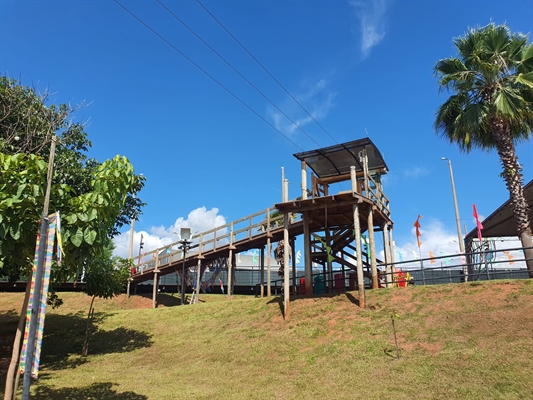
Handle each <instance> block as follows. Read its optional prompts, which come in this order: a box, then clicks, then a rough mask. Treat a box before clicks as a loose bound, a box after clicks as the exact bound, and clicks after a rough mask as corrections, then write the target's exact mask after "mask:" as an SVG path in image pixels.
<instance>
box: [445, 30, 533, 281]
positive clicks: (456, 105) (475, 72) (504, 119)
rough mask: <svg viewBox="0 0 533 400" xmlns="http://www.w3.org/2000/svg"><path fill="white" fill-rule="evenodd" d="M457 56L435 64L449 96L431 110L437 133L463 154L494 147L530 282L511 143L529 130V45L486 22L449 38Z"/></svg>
mask: <svg viewBox="0 0 533 400" xmlns="http://www.w3.org/2000/svg"><path fill="white" fill-rule="evenodd" d="M454 44H455V46H456V47H457V50H458V55H457V57H450V58H446V59H443V60H440V61H439V62H437V64H436V66H435V73H436V75H437V76H438V78H439V85H440V87H441V89H448V90H450V92H452V93H453V94H452V96H451V97H450V98H449V99H448V100H447V101H446V102H445V103H444V104H443V105H441V106H440V108H439V109H438V111H437V118H436V121H435V130H436V132H437V134H439V135H440V136H442V137H444V138H446V139H448V140H449V141H450V142H451V143H456V144H457V145H458V146H459V148H460V149H461V150H463V151H464V152H466V153H468V152H470V151H471V150H472V149H473V148H479V149H481V150H485V151H489V150H491V149H494V148H495V149H496V151H497V152H498V155H499V157H500V161H501V165H502V173H501V175H500V176H501V177H502V178H503V179H504V180H505V183H506V185H507V189H508V190H509V196H510V199H511V204H512V206H513V213H514V217H515V221H516V227H517V232H518V236H519V237H520V240H521V242H522V247H524V255H525V257H526V264H527V269H528V271H529V276H530V277H531V278H533V248H532V247H533V241H532V238H531V225H530V220H529V206H528V203H527V200H526V198H525V197H524V192H523V176H522V173H521V170H522V167H521V166H520V164H519V163H518V158H517V156H516V152H515V142H520V141H524V140H527V139H529V135H530V133H531V131H532V129H533V44H531V43H528V38H527V36H525V35H522V34H520V33H511V31H510V30H509V28H508V27H507V26H506V25H495V24H494V23H490V24H488V25H486V26H484V27H480V28H477V29H471V30H470V31H468V32H467V33H466V34H465V35H464V36H461V37H459V38H456V39H454Z"/></svg>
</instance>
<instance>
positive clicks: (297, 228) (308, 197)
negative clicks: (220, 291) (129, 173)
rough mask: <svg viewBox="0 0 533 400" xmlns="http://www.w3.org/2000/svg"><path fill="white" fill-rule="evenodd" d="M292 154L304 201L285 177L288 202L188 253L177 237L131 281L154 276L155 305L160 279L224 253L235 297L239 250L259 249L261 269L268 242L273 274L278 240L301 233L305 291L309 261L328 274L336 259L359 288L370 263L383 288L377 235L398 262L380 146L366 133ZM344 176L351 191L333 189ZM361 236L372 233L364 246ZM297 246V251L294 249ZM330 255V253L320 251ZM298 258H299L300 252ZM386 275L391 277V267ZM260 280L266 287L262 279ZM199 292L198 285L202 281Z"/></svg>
mask: <svg viewBox="0 0 533 400" xmlns="http://www.w3.org/2000/svg"><path fill="white" fill-rule="evenodd" d="M294 156H295V157H296V158H297V159H299V160H300V162H301V171H302V184H301V188H302V193H301V196H300V197H299V198H297V199H293V200H289V199H288V181H286V180H285V179H284V181H283V190H282V193H283V195H282V201H281V202H280V203H278V204H275V205H274V206H273V207H271V208H267V209H266V210H263V211H260V212H258V213H255V214H252V215H249V216H247V217H245V218H242V219H239V220H237V221H233V222H230V223H228V224H226V225H224V226H219V227H216V228H214V229H211V230H209V231H206V232H201V233H198V234H196V235H193V237H192V238H191V245H190V248H188V249H187V252H185V251H183V248H182V243H183V242H182V241H178V242H175V243H172V244H170V245H168V246H165V247H161V248H158V249H154V250H152V251H150V252H147V253H144V254H142V255H141V256H140V257H139V259H138V265H137V267H136V269H135V270H134V271H132V275H131V284H133V285H136V284H138V283H141V282H144V281H147V280H154V282H155V284H154V306H155V305H156V296H157V290H156V287H157V282H158V279H159V277H160V276H162V275H166V274H170V273H179V272H180V271H181V270H183V269H185V270H189V269H196V270H197V271H198V276H199V277H200V276H201V274H202V271H205V268H206V267H208V266H209V265H212V264H213V263H215V262H217V260H220V259H221V258H224V259H226V262H225V265H226V267H227V269H228V277H229V281H228V294H229V295H230V296H231V293H232V291H231V288H232V283H231V282H230V281H231V270H232V268H233V267H234V266H235V262H234V261H233V258H234V257H235V254H237V253H241V252H246V251H249V250H252V249H260V250H261V268H262V270H263V268H264V267H265V257H264V249H265V247H266V248H267V257H266V258H267V264H268V265H267V268H268V270H269V272H270V257H269V255H270V254H271V251H272V243H276V242H281V241H284V242H286V241H288V242H289V243H292V242H293V241H294V240H295V239H296V238H297V237H300V236H303V239H304V268H305V274H306V279H305V286H306V288H305V290H306V293H312V280H311V268H312V265H311V264H312V263H317V262H318V263H320V264H322V266H323V270H324V273H325V274H330V275H331V274H332V271H333V268H332V263H337V264H340V265H342V267H343V269H344V268H349V269H353V270H356V271H357V274H358V285H359V290H360V292H362V291H364V282H363V281H364V278H363V263H364V264H365V267H366V268H367V269H368V271H370V275H371V277H372V286H373V287H375V288H377V287H378V283H377V282H378V278H377V275H378V273H377V262H378V261H379V260H377V258H376V254H377V253H376V245H375V244H376V241H375V238H374V234H375V232H382V234H383V246H384V248H383V251H384V254H385V260H384V264H385V265H390V264H392V262H393V261H394V260H393V251H392V246H391V244H392V226H393V224H392V220H391V219H390V209H389V200H388V198H387V196H386V195H385V193H384V192H383V187H382V182H381V177H382V175H384V174H386V173H387V171H388V170H387V166H386V164H385V162H384V160H383V158H382V156H381V154H380V153H379V150H378V149H377V148H376V146H375V145H374V144H373V143H372V141H371V140H370V139H368V138H364V139H360V140H356V141H352V142H348V143H343V144H339V145H335V146H331V147H326V148H322V149H317V150H313V151H310V152H304V153H298V154H295V155H294ZM308 168H310V169H311V171H312V172H311V177H312V181H311V188H310V189H308V188H307V176H308V172H309V171H308ZM346 181H347V182H349V183H350V187H351V188H350V190H343V191H340V192H338V193H331V192H332V190H331V185H332V184H334V183H339V182H346ZM363 233H366V236H367V237H368V242H367V244H366V250H365V251H363V244H362V235H363ZM291 247H292V251H294V246H291ZM184 253H186V254H185V259H184V258H183V257H184ZM324 254H326V255H327V257H324V256H322V257H320V256H319V255H324ZM283 257H284V265H287V266H288V265H289V262H288V261H289V254H288V252H287V254H285V255H284V256H283ZM292 258H293V260H294V256H293V257H292ZM293 268H294V265H293ZM386 272H387V276H390V275H389V272H390V271H386ZM268 276H270V274H268ZM288 277H289V275H288V268H285V277H284V278H285V279H284V281H285V282H284V284H285V285H287V288H286V290H285V291H284V292H285V296H288V292H289V287H288V282H287V281H288ZM261 284H262V285H264V282H261ZM196 290H197V291H198V290H199V285H197V288H196ZM197 296H198V293H197V294H196V297H197ZM362 301H364V300H362ZM286 302H288V299H287V298H286Z"/></svg>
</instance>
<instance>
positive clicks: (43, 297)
mask: <svg viewBox="0 0 533 400" xmlns="http://www.w3.org/2000/svg"><path fill="white" fill-rule="evenodd" d="M58 220H59V215H58V214H57V213H54V214H51V215H49V216H48V230H47V234H46V249H45V259H44V265H43V276H42V283H41V292H40V293H35V280H36V275H37V261H38V257H39V241H40V234H37V244H36V246H35V257H34V259H33V272H32V278H31V287H30V297H29V301H28V308H27V310H26V328H25V329H24V340H23V343H22V351H21V355H20V364H19V373H20V374H23V373H24V369H25V368H26V360H27V358H28V354H27V352H28V341H29V337H28V336H29V327H30V320H31V315H32V311H33V310H32V304H33V299H34V296H38V298H39V305H38V306H37V307H38V309H37V310H36V313H37V327H36V331H35V338H33V340H35V346H34V354H33V364H32V369H31V376H32V377H33V378H35V379H37V377H38V376H39V363H40V357H41V345H42V340H43V332H44V317H45V315H46V301H47V297H48V287H49V285H50V272H51V270H52V255H53V253H54V244H55V238H56V231H57V224H58ZM59 251H60V247H59ZM58 254H59V253H58Z"/></svg>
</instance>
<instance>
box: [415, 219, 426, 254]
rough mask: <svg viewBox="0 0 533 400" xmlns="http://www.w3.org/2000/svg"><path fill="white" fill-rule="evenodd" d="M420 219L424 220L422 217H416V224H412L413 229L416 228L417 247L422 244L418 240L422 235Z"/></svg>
mask: <svg viewBox="0 0 533 400" xmlns="http://www.w3.org/2000/svg"><path fill="white" fill-rule="evenodd" d="M420 218H424V217H423V216H422V215H418V218H417V219H416V222H415V224H414V227H415V228H416V241H417V243H418V247H420V245H421V244H422V242H421V241H420V238H421V237H422V234H421V233H420Z"/></svg>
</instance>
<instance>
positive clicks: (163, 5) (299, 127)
mask: <svg viewBox="0 0 533 400" xmlns="http://www.w3.org/2000/svg"><path fill="white" fill-rule="evenodd" d="M157 2H158V3H159V4H160V5H161V6H162V7H163V8H164V9H165V10H166V11H167V12H168V13H169V14H170V15H172V16H173V17H174V18H175V19H176V20H177V21H179V22H180V23H181V24H182V25H183V26H184V27H185V28H187V29H188V30H189V31H190V32H191V33H192V34H193V35H194V36H196V37H197V38H198V39H199V40H200V41H201V42H202V43H203V44H204V45H206V46H207V47H208V48H209V49H210V50H211V51H212V52H213V53H215V54H216V55H217V56H218V57H219V58H220V59H221V60H222V61H224V62H225V63H226V65H228V66H229V67H230V68H231V69H232V70H233V71H235V73H237V75H239V76H240V77H241V78H242V79H244V81H245V82H246V83H248V84H249V85H250V86H251V87H253V88H254V89H255V91H256V92H257V93H259V94H260V95H261V96H263V98H264V99H265V100H266V101H268V102H269V103H270V104H272V105H273V106H274V107H275V108H276V110H278V111H279V112H280V113H281V114H283V116H284V117H285V118H287V119H288V120H289V121H290V122H291V123H292V124H293V125H294V126H296V127H297V128H298V129H299V130H300V131H302V132H303V133H304V134H305V135H306V136H307V137H308V138H309V139H311V140H312V141H313V142H315V144H316V145H317V146H318V147H321V146H320V144H319V143H318V142H317V141H316V140H315V139H313V137H311V135H309V134H308V133H307V132H306V131H304V130H303V128H302V127H301V126H300V125H299V124H298V123H296V122H295V121H293V120H292V119H291V118H290V117H289V116H288V115H287V114H285V113H284V112H283V111H282V110H281V109H280V108H279V107H278V106H277V105H276V104H274V102H272V100H270V99H269V98H268V97H267V96H266V95H265V94H264V93H263V92H262V91H261V90H259V89H258V88H257V87H256V86H255V85H254V84H253V83H252V82H250V81H249V80H248V79H247V78H246V77H245V76H244V75H243V74H242V73H241V72H239V71H238V70H237V68H235V67H234V66H233V65H232V64H231V63H230V62H229V61H228V60H226V59H225V58H224V57H223V56H222V55H221V54H220V53H219V52H218V51H216V50H215V49H214V48H213V47H212V46H211V45H210V44H209V43H207V42H206V41H205V40H204V39H202V37H201V36H200V35H198V34H197V33H196V32H195V31H194V30H193V29H192V28H191V27H189V26H188V25H187V24H186V23H185V22H184V21H183V20H182V19H180V18H179V17H178V16H177V15H176V14H174V13H173V12H172V11H171V10H170V9H169V8H168V7H167V6H166V5H165V4H163V2H161V0H157Z"/></svg>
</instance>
